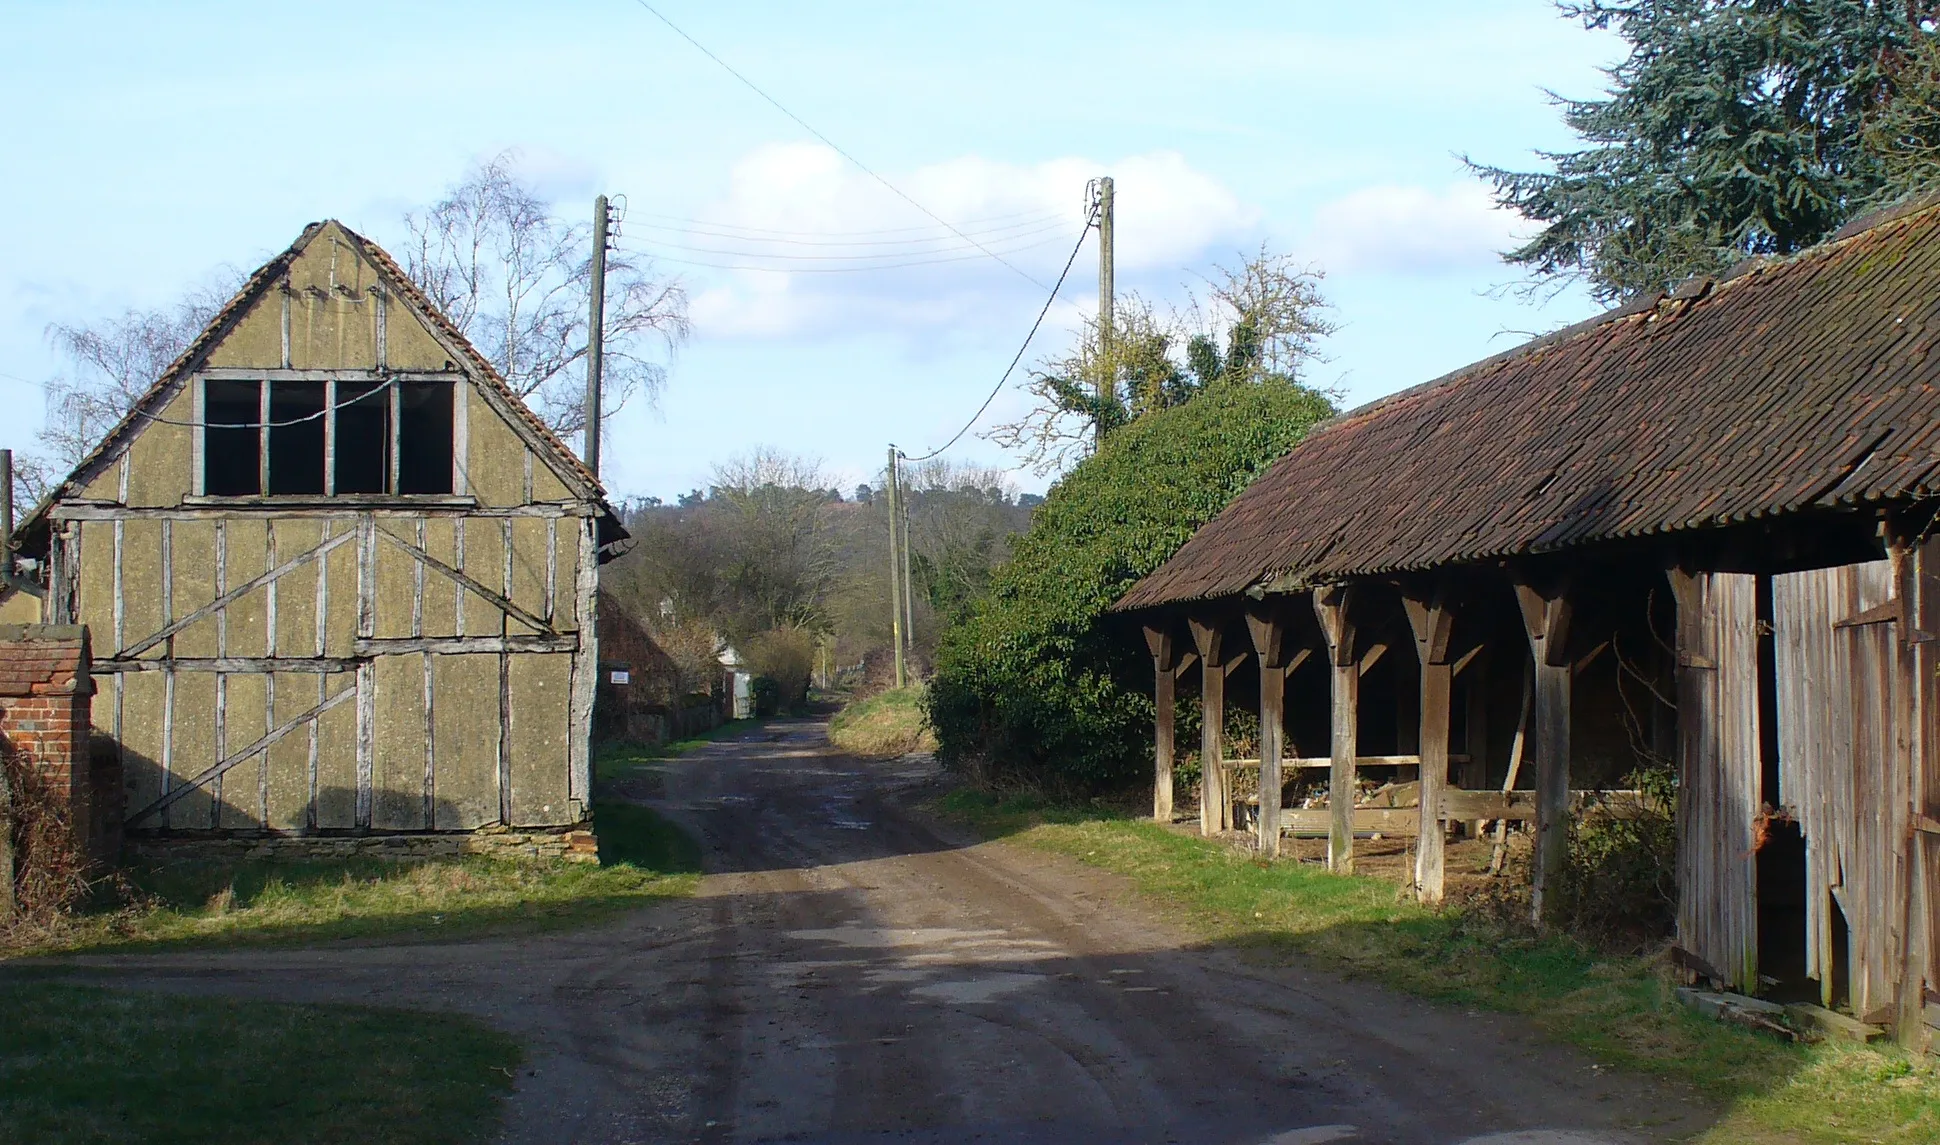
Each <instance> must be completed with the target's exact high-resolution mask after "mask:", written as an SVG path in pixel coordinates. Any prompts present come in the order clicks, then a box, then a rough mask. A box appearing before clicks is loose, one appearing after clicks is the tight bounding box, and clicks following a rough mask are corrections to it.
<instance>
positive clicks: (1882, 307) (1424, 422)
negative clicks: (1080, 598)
mask: <svg viewBox="0 0 1940 1145" xmlns="http://www.w3.org/2000/svg"><path fill="white" fill-rule="evenodd" d="M1937 232H1940V208H1935V207H1927V208H1925V209H1923V210H1920V211H1916V212H1913V213H1910V214H1906V215H1903V216H1901V217H1898V218H1892V219H1888V220H1887V221H1885V222H1882V223H1880V224H1879V225H1876V226H1874V227H1872V228H1871V229H1869V230H1865V231H1863V232H1861V233H1859V234H1857V235H1855V236H1853V237H1850V238H1847V239H1844V240H1841V241H1839V242H1835V243H1831V244H1828V245H1826V246H1822V247H1819V248H1816V249H1814V250H1812V251H1809V252H1807V253H1805V254H1803V255H1800V256H1798V257H1796V258H1793V259H1790V260H1786V261H1784V262H1779V263H1774V264H1771V265H1768V266H1766V267H1764V268H1762V269H1759V270H1756V271H1753V272H1751V273H1747V274H1744V275H1742V276H1740V277H1738V278H1735V279H1732V280H1730V281H1728V282H1725V283H1722V284H1720V285H1718V286H1716V287H1714V288H1712V289H1711V290H1710V291H1709V292H1708V293H1702V294H1700V295H1698V296H1696V297H1691V298H1685V299H1674V300H1660V301H1658V302H1656V303H1655V304H1645V305H1641V306H1633V307H1626V308H1625V309H1624V310H1619V311H1614V312H1612V313H1611V314H1610V315H1606V316H1605V317H1604V318H1602V319H1600V320H1597V321H1594V322H1591V323H1586V324H1584V325H1583V326H1581V327H1578V328H1574V329H1573V330H1572V331H1566V332H1564V333H1563V334H1562V335H1557V336H1552V337H1550V338H1547V339H1541V340H1538V341H1537V342H1535V343H1531V344H1530V345H1529V346H1526V347H1524V348H1522V349H1521V350H1519V351H1516V352H1512V353H1510V354H1506V355H1501V356H1498V357H1496V358H1491V359H1489V360H1487V361H1484V362H1481V363H1478V364H1477V365H1475V366H1471V367H1469V368H1467V369H1465V370H1463V371H1460V372H1458V373H1456V374H1453V375H1450V376H1449V377H1447V378H1444V379H1442V380H1440V381H1438V382H1435V383H1431V384H1429V385H1426V386H1422V387H1419V388H1417V389H1414V390H1410V391H1407V392H1404V393H1402V394H1398V395H1396V396H1394V397H1391V398H1388V399H1385V400H1383V401H1381V402H1377V403H1375V404H1373V405H1370V406H1367V407H1364V408H1362V409H1360V410H1357V411H1354V412H1352V413H1349V414H1346V415H1344V416H1342V417H1341V418H1339V419H1337V420H1335V421H1334V422H1332V423H1330V424H1328V425H1327V426H1325V427H1323V428H1321V429H1319V430H1317V431H1316V432H1315V433H1313V434H1312V435H1311V436H1310V437H1309V438H1308V439H1307V440H1306V441H1305V442H1304V443H1303V444H1301V445H1300V446H1299V447H1298V448H1296V449H1295V450H1294V451H1293V452H1292V453H1290V454H1289V455H1288V456H1287V457H1285V458H1283V459H1282V460H1281V461H1280V462H1279V463H1278V464H1277V465H1275V466H1274V467H1273V468H1272V469H1271V470H1269V471H1268V472H1267V473H1266V474H1265V475H1264V476H1262V477H1261V478H1260V479H1259V480H1258V481H1257V482H1255V483H1254V484H1253V486H1252V487H1251V488H1249V489H1247V490H1246V491H1245V492H1244V493H1242V494H1241V495H1240V496H1239V498H1238V499H1236V500H1235V501H1234V502H1233V504H1232V505H1230V506H1228V507H1227V509H1226V511H1225V512H1223V513H1221V514H1220V515H1219V516H1218V517H1217V518H1215V519H1214V520H1213V521H1211V522H1209V523H1208V524H1207V525H1206V526H1205V527H1204V528H1202V529H1201V530H1199V532H1198V533H1197V534H1196V535H1195V536H1194V537H1193V538H1192V539H1191V540H1190V541H1188V542H1187V543H1186V545H1185V546H1184V547H1183V548H1181V549H1180V550H1179V552H1178V553H1177V554H1175V555H1174V556H1173V558H1172V559H1171V560H1170V561H1167V562H1166V564H1165V565H1163V566H1162V567H1161V568H1159V569H1158V570H1157V571H1155V572H1154V573H1152V574H1151V575H1150V576H1148V577H1146V578H1145V579H1144V580H1143V581H1141V582H1139V583H1138V584H1137V585H1135V586H1133V588H1132V590H1131V591H1130V592H1128V593H1127V594H1126V595H1125V597H1124V598H1123V599H1122V600H1121V601H1120V602H1119V605H1118V607H1120V608H1126V609H1129V608H1144V607H1151V606H1154V605H1160V604H1165V603H1168V602H1172V601H1181V600H1194V599H1203V598H1208V597H1218V596H1230V595H1234V594H1237V593H1240V592H1243V591H1245V590H1246V589H1248V588H1250V587H1252V586H1254V585H1257V584H1262V583H1267V582H1271V581H1274V580H1285V581H1287V582H1289V583H1312V582H1321V581H1327V580H1337V579H1342V578H1346V577H1350V576H1356V575H1367V574H1376V573H1386V572H1393V571H1397V570H1404V569H1420V568H1427V567H1432V566H1435V565H1439V564H1445V563H1450V562H1456V561H1472V560H1482V559H1488V558H1494V557H1501V556H1510V555H1516V554H1523V553H1532V552H1541V551H1545V550H1551V549H1557V548H1562V547H1566V546H1571V545H1580V544H1584V543H1588V542H1593V541H1599V540H1608V539H1614V538H1621V537H1629V536H1638V535H1642V534H1646V533H1655V532H1666V531H1673V530H1680V529H1690V528H1698V527H1702V526H1707V525H1715V524H1722V523H1730V522H1736V521H1743V520H1748V519H1751V518H1754V517H1762V516H1770V515H1773V514H1779V513H1789V512H1796V511H1798V510H1801V509H1808V508H1813V507H1820V506H1832V505H1842V504H1853V503H1860V502H1873V501H1881V500H1887V499H1895V498H1903V497H1912V496H1920V495H1924V494H1926V493H1927V492H1929V491H1930V490H1931V488H1932V485H1933V482H1934V474H1935V473H1936V467H1940V355H1936V354H1935V353H1934V350H1935V347H1936V345H1940V243H1937V242H1936V241H1935V239H1936V233H1937Z"/></svg>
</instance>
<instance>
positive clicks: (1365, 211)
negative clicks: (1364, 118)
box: [1306, 182, 1528, 274]
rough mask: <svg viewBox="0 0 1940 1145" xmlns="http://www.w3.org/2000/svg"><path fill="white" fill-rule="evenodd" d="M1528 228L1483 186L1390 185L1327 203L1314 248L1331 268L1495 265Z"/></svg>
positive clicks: (1419, 269) (1312, 238)
mask: <svg viewBox="0 0 1940 1145" xmlns="http://www.w3.org/2000/svg"><path fill="white" fill-rule="evenodd" d="M1527 230H1528V223H1527V221H1526V220H1524V219H1523V218H1522V217H1521V216H1519V215H1517V214H1516V213H1515V212H1514V211H1506V210H1502V209H1501V208H1498V207H1497V206H1496V205H1495V201H1494V200H1493V199H1491V198H1490V197H1489V193H1488V191H1487V190H1486V189H1485V188H1484V187H1482V186H1481V185H1480V184H1479V183H1474V182H1460V183H1451V184H1449V185H1448V186H1446V187H1443V188H1441V189H1439V190H1436V189H1432V188H1428V187H1418V186H1401V185H1392V184H1390V185H1382V186H1374V187H1363V188H1360V189H1359V190H1356V191H1352V192H1349V193H1348V194H1346V195H1343V196H1341V197H1340V198H1337V199H1333V200H1330V201H1328V202H1326V203H1322V204H1321V205H1320V206H1319V207H1318V208H1316V209H1315V211H1314V221H1313V227H1312V229H1311V232H1310V235H1309V238H1308V242H1307V244H1306V249H1308V250H1310V251H1312V252H1313V255H1314V258H1315V259H1316V260H1317V261H1318V262H1319V263H1320V265H1321V266H1323V267H1325V268H1326V269H1327V270H1330V271H1337V272H1352V271H1375V272H1389V273H1401V274H1436V273H1442V272H1446V271H1454V270H1468V269H1473V268H1475V267H1478V266H1487V265H1492V264H1494V263H1495V261H1496V259H1497V257H1498V255H1499V253H1500V252H1501V251H1503V250H1506V249H1507V248H1509V247H1511V246H1514V245H1515V244H1516V243H1518V242H1519V241H1521V239H1522V238H1523V237H1524V236H1525V235H1526V233H1527Z"/></svg>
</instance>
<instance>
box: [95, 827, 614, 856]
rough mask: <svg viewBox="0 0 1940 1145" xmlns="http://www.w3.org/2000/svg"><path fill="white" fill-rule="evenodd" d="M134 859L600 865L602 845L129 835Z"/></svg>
mask: <svg viewBox="0 0 1940 1145" xmlns="http://www.w3.org/2000/svg"><path fill="white" fill-rule="evenodd" d="M125 852H126V854H127V856H128V858H129V859H131V860H134V861H145V862H166V861H171V860H176V861H179V860H222V861H227V862H236V861H240V860H245V859H277V860H284V861H300V860H317V859H353V858H354V859H385V860H390V861H402V862H409V861H413V860H423V859H450V858H456V857H458V856H461V855H484V856H486V857H489V858H494V859H516V860H521V861H525V862H551V863H597V862H599V858H600V856H599V841H598V840H597V839H596V838H595V837H594V835H593V831H592V825H591V824H588V823H582V824H579V825H578V826H575V827H553V828H546V827H538V828H520V827H481V828H480V829H478V830H477V831H473V832H469V833H459V832H441V833H437V834H422V835H277V834H261V833H258V834H251V835H238V834H222V835H195V834H188V833H182V832H178V833H175V834H169V835H140V834H130V835H129V836H128V838H127V840H126V843H125Z"/></svg>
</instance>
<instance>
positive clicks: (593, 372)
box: [584, 195, 608, 477]
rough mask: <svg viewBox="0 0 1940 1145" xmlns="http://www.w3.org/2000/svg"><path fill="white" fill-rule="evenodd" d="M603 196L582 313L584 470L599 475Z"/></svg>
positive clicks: (597, 206)
mask: <svg viewBox="0 0 1940 1145" xmlns="http://www.w3.org/2000/svg"><path fill="white" fill-rule="evenodd" d="M607 215H608V212H607V206H606V196H605V195H599V196H596V197H595V198H594V199H593V282H592V291H591V294H592V301H591V303H590V304H589V306H588V308H587V314H586V448H585V450H584V454H585V461H586V468H588V469H590V470H592V471H593V476H595V477H598V476H599V475H600V367H601V364H602V363H601V361H600V359H601V357H602V356H603V354H604V351H605V349H606V226H607Z"/></svg>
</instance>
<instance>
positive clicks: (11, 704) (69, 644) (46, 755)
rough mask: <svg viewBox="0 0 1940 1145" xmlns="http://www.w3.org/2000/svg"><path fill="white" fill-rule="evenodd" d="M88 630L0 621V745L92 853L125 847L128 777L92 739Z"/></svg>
mask: <svg viewBox="0 0 1940 1145" xmlns="http://www.w3.org/2000/svg"><path fill="white" fill-rule="evenodd" d="M90 667H91V662H90V657H89V650H88V630H87V629H86V628H85V627H82V626H79V625H65V624H4V625H0V742H4V744H5V746H6V748H7V750H8V751H10V752H11V753H13V754H14V755H15V757H16V758H17V759H18V760H19V761H20V762H21V763H22V764H25V765H27V766H31V767H32V768H33V769H34V770H35V771H36V772H38V773H39V775H40V779H41V782H42V783H43V784H45V785H46V787H47V788H48V790H49V791H50V793H51V794H52V795H53V796H54V798H55V799H56V800H57V801H58V802H59V803H60V804H62V805H63V806H65V807H66V808H67V811H68V816H69V820H68V821H69V823H70V824H71V825H72V827H73V830H74V835H75V842H76V844H77V845H79V846H80V847H81V848H82V849H83V850H84V852H85V853H86V854H87V855H88V857H89V858H91V859H94V860H96V861H112V860H113V859H114V858H115V855H116V852H117V851H118V850H119V849H120V838H121V808H120V799H121V777H120V776H119V775H116V774H114V771H115V765H114V759H113V756H112V755H109V754H104V755H103V756H102V757H101V758H98V759H97V758H96V756H95V753H94V752H93V750H92V745H91V743H90V725H91V720H90V716H91V702H92V699H93V693H94V683H93V680H92V678H91V677H90V675H89V670H90Z"/></svg>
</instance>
